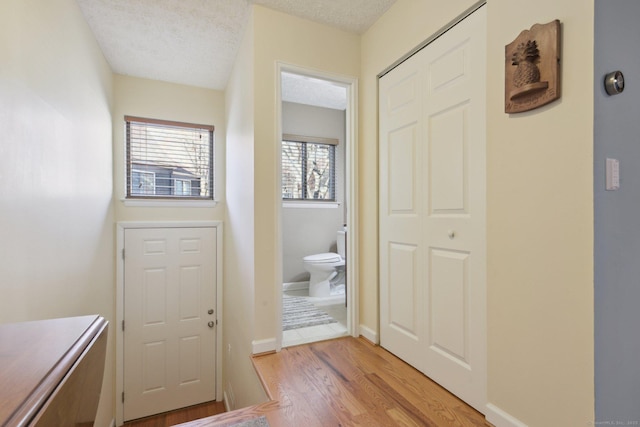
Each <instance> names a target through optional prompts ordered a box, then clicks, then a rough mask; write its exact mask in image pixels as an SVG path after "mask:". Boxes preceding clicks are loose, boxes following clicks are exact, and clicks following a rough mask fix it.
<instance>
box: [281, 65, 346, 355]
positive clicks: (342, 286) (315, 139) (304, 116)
mask: <svg viewBox="0 0 640 427" xmlns="http://www.w3.org/2000/svg"><path fill="white" fill-rule="evenodd" d="M278 76H279V91H278V92H279V100H278V104H279V108H278V118H279V120H278V124H279V135H281V136H282V137H281V138H280V154H281V155H280V158H279V161H280V164H279V166H280V167H279V171H280V173H279V185H280V188H281V189H282V193H281V194H282V203H281V204H279V212H278V214H279V224H280V232H279V235H280V242H279V253H280V256H281V267H282V268H281V274H280V277H281V280H280V281H279V282H280V283H279V284H278V289H277V290H276V292H278V300H279V301H280V302H281V309H280V310H279V311H280V313H279V314H280V316H279V319H278V321H279V323H278V324H279V325H280V331H281V334H280V337H279V342H278V349H280V348H282V347H289V346H292V345H299V344H304V343H309V342H314V341H321V340H326V339H331V338H337V337H340V336H345V335H353V336H357V331H356V325H357V322H356V319H357V309H356V307H357V292H356V286H355V285H354V283H355V276H356V274H355V273H356V272H357V267H356V263H355V262H354V260H355V259H357V256H356V255H355V254H356V252H357V245H356V242H357V240H356V239H355V237H354V236H355V235H356V230H355V227H354V224H355V218H356V216H355V212H356V205H355V203H356V200H357V198H356V192H355V185H354V184H355V178H354V177H355V141H356V137H355V132H356V126H355V99H356V81H355V79H352V78H347V77H343V76H333V75H328V74H325V73H318V72H315V71H310V70H306V69H301V68H299V67H293V66H289V65H284V64H279V67H278Z"/></svg>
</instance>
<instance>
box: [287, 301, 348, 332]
mask: <svg viewBox="0 0 640 427" xmlns="http://www.w3.org/2000/svg"><path fill="white" fill-rule="evenodd" d="M329 323H338V321H337V320H336V319H334V318H333V317H331V316H329V315H328V314H327V313H325V312H324V311H322V310H320V309H318V308H317V307H316V306H315V305H313V304H311V303H310V302H309V301H307V300H306V299H304V298H301V297H292V296H288V295H284V296H283V297H282V330H283V331H288V330H290V329H299V328H306V327H308V326H317V325H327V324H329Z"/></svg>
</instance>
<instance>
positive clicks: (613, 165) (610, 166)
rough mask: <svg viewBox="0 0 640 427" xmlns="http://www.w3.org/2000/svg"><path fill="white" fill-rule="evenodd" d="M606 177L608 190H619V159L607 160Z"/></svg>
mask: <svg viewBox="0 0 640 427" xmlns="http://www.w3.org/2000/svg"><path fill="white" fill-rule="evenodd" d="M606 175H607V178H606V187H605V188H606V190H610V191H614V190H618V189H619V188H620V161H618V159H607V167H606Z"/></svg>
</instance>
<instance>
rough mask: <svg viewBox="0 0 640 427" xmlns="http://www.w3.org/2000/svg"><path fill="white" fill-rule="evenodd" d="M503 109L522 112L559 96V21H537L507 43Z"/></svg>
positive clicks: (506, 111)
mask: <svg viewBox="0 0 640 427" xmlns="http://www.w3.org/2000/svg"><path fill="white" fill-rule="evenodd" d="M504 59H505V73H504V80H505V82H504V83H505V84H504V111H505V113H521V112H523V111H529V110H533V109H535V108H538V107H541V106H543V105H545V104H548V103H550V102H552V101H555V100H556V99H558V98H560V21H559V20H557V19H556V20H555V21H551V22H549V23H548V24H535V25H534V26H533V27H531V28H530V29H529V30H524V31H522V32H521V33H520V35H518V37H516V39H515V40H514V41H512V42H511V43H509V44H508V45H506V46H505V55H504Z"/></svg>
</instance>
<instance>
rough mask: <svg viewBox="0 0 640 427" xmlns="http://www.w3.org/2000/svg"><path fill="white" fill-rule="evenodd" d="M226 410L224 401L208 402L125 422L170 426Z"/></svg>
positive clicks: (149, 426)
mask: <svg viewBox="0 0 640 427" xmlns="http://www.w3.org/2000/svg"><path fill="white" fill-rule="evenodd" d="M224 412H225V408H224V402H208V403H203V404H201V405H195V406H190V407H188V408H183V409H178V410H175V411H171V412H167V413H164V414H160V415H154V416H153V417H147V418H141V419H139V420H134V421H129V422H126V423H124V427H169V426H173V425H176V424H179V423H186V422H187V421H193V420H197V419H200V418H206V417H210V416H211V415H217V414H222V413H224Z"/></svg>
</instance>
